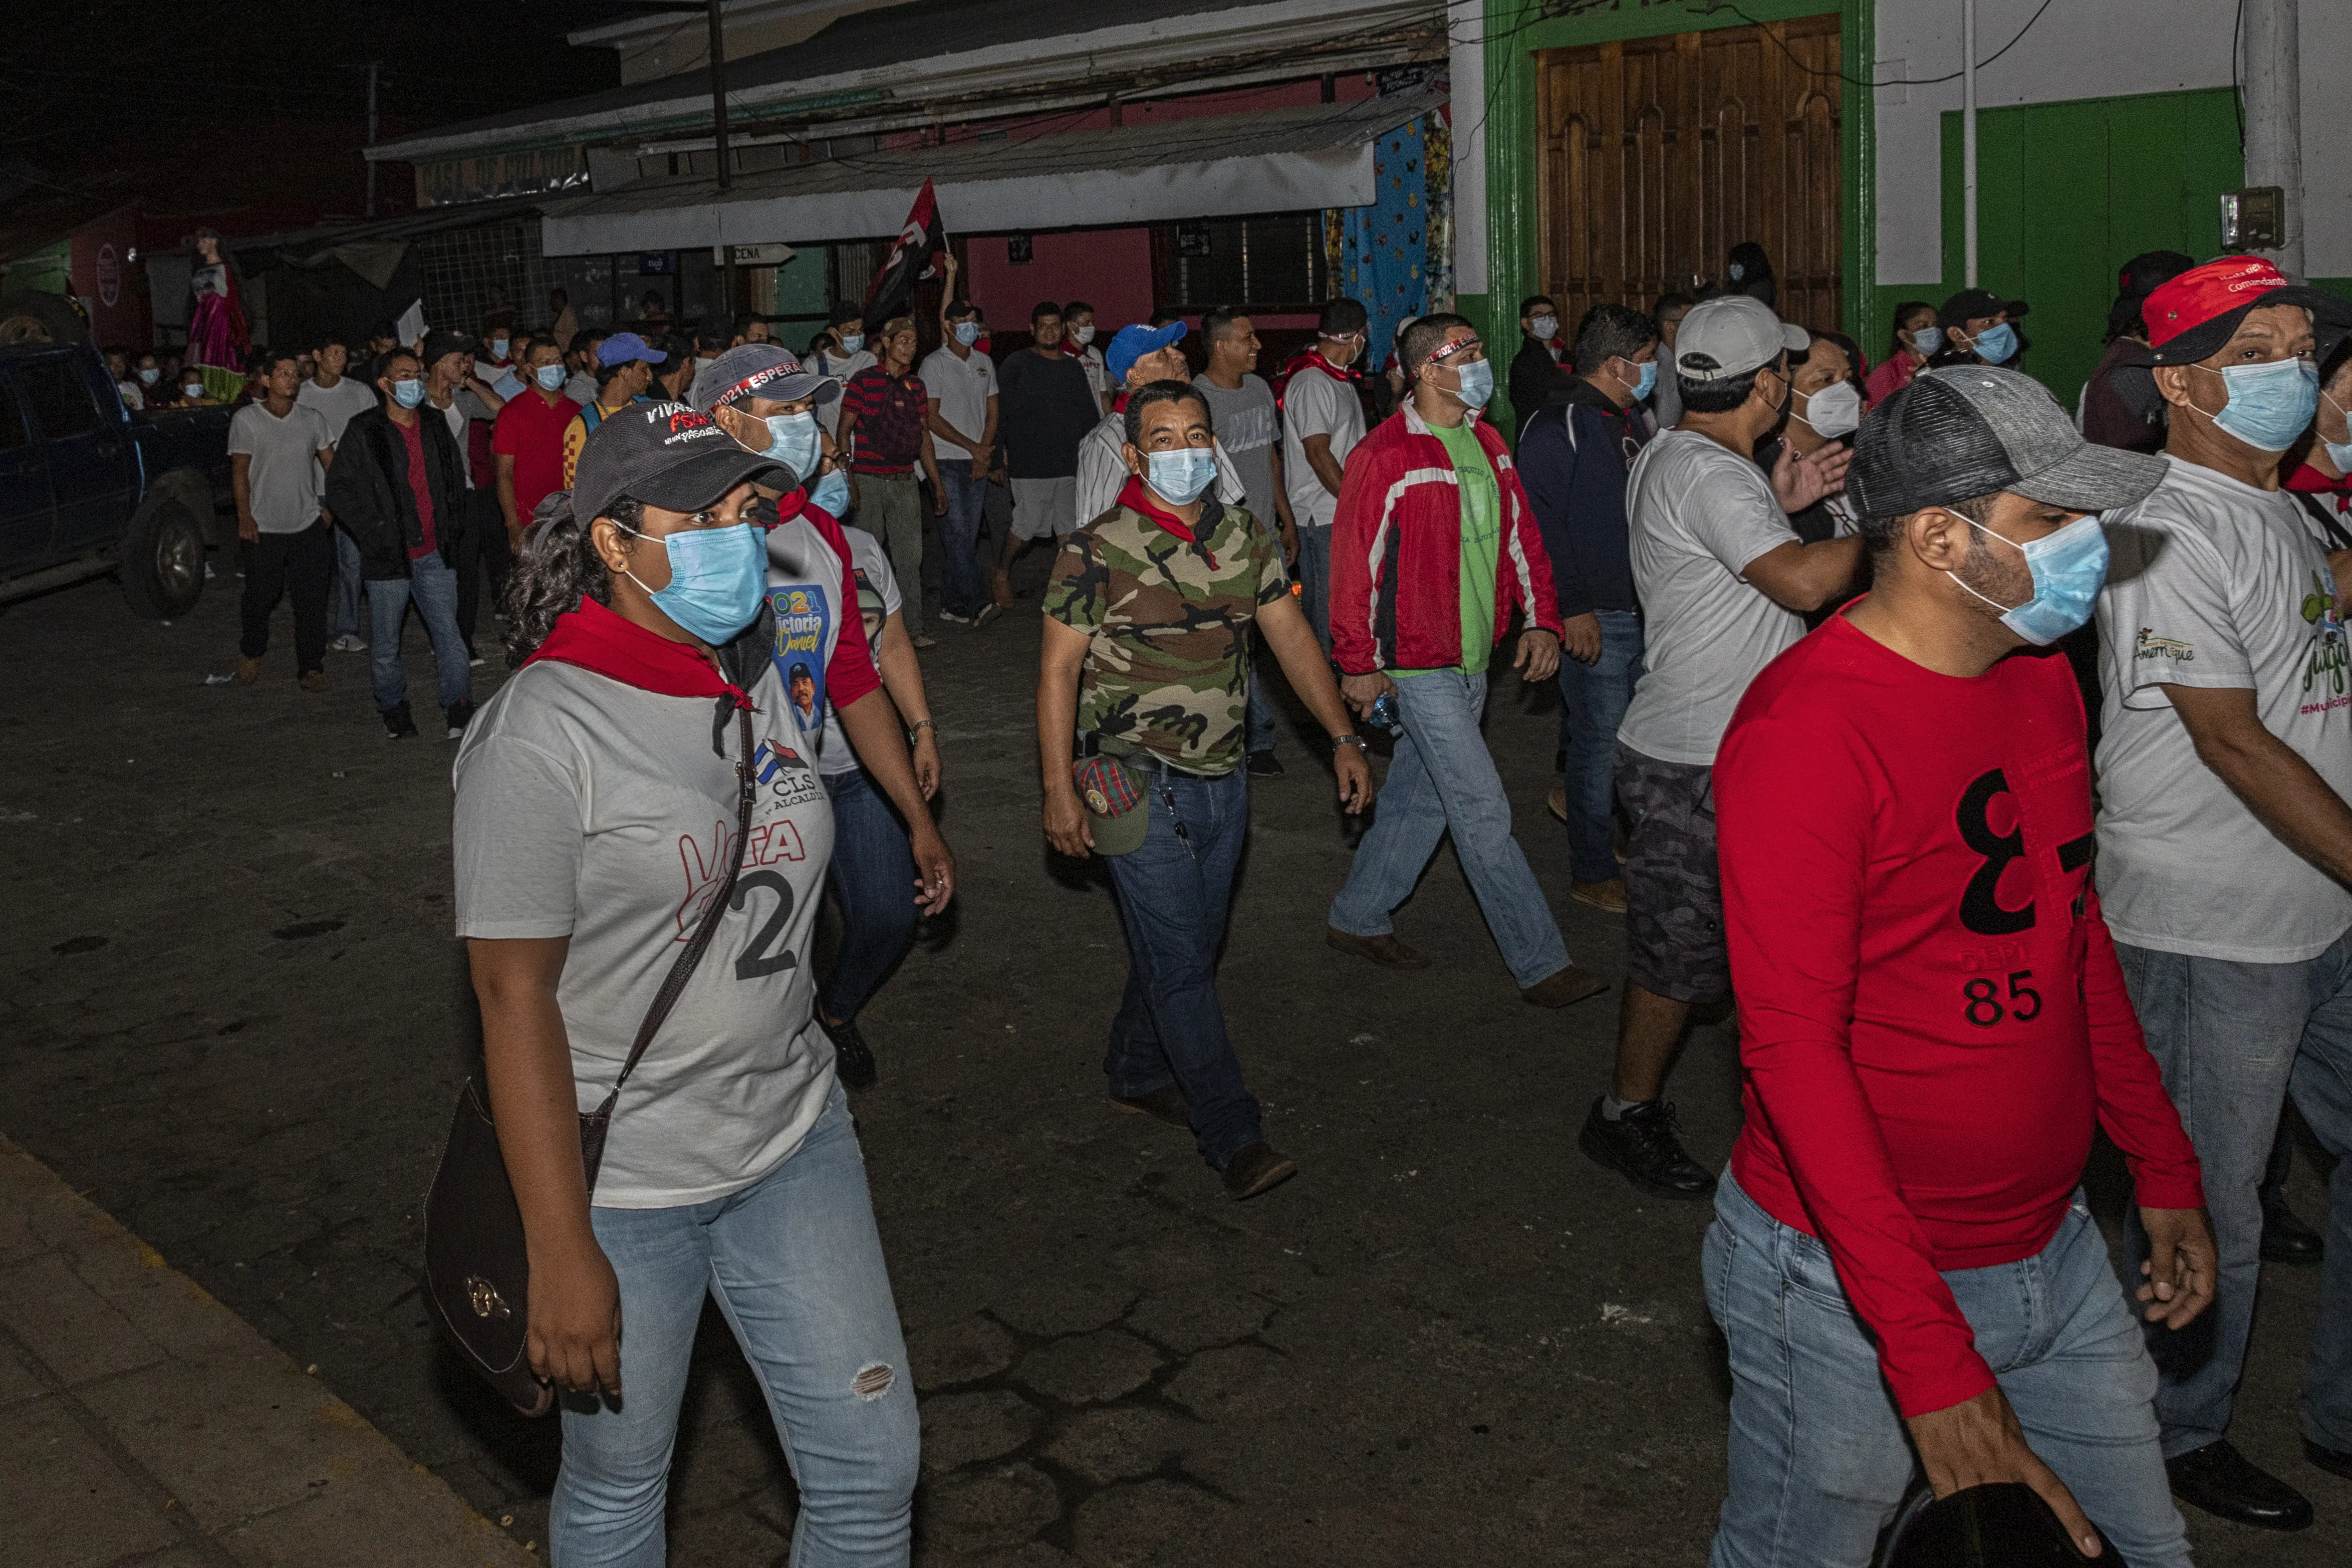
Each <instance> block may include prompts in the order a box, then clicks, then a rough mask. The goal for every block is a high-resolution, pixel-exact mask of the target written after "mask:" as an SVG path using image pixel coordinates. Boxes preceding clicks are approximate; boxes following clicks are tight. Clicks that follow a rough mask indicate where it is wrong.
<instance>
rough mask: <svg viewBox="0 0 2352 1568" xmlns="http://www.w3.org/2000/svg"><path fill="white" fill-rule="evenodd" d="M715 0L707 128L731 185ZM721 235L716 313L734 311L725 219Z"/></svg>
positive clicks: (723, 55)
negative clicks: (721, 305) (720, 298)
mask: <svg viewBox="0 0 2352 1568" xmlns="http://www.w3.org/2000/svg"><path fill="white" fill-rule="evenodd" d="M710 132H711V139H712V142H713V143H714V144H715V145H716V146H717V148H718V151H719V190H721V191H722V192H723V191H728V190H731V189H733V188H734V184H735V176H734V173H733V171H732V170H730V168H729V167H728V163H729V162H730V160H729V158H728V155H727V26H726V23H725V22H724V21H722V20H721V19H720V17H719V0H710ZM719 233H720V236H721V238H720V244H719V255H720V256H721V257H723V258H725V261H724V263H723V265H722V268H721V269H720V272H719V289H720V291H721V293H722V295H723V297H724V299H725V300H726V304H727V308H726V309H725V310H723V311H721V312H720V314H722V315H725V316H728V317H730V318H731V317H732V316H733V315H734V314H735V247H734V246H733V245H731V244H729V243H727V242H726V240H725V233H726V222H725V220H724V219H721V220H720V223H719Z"/></svg>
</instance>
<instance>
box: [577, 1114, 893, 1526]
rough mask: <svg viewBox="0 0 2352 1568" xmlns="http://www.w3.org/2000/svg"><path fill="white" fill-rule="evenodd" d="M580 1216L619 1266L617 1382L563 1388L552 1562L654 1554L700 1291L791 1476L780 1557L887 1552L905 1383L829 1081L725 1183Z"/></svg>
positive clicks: (845, 1121) (883, 1280)
mask: <svg viewBox="0 0 2352 1568" xmlns="http://www.w3.org/2000/svg"><path fill="white" fill-rule="evenodd" d="M589 1216H590V1218H591V1220H592V1221H593V1224H594V1226H595V1228H596V1240H597V1243H598V1245H599V1246H601V1247H603V1248H604V1256H605V1257H606V1258H609V1259H611V1261H612V1265H613V1272H614V1274H615V1275H616V1276H618V1278H619V1279H620V1287H621V1385H622V1390H623V1394H622V1397H621V1398H620V1399H618V1400H616V1401H605V1402H601V1403H595V1404H593V1405H592V1404H591V1402H590V1401H588V1400H586V1399H583V1398H577V1397H572V1398H567V1399H566V1400H565V1401H564V1405H563V1468H562V1471H561V1473H560V1474H558V1476H557V1477H556V1481H555V1496H554V1499H553V1500H552V1503H551V1510H550V1518H549V1521H548V1545H549V1549H550V1550H549V1561H550V1563H553V1564H555V1565H556V1568H590V1565H592V1564H593V1565H595V1568H604V1565H606V1564H620V1565H624V1568H658V1565H659V1564H661V1563H664V1562H665V1561H666V1560H667V1552H668V1548H667V1541H666V1539H665V1536H664V1531H663V1512H664V1508H665V1505H666V1503H667V1500H668V1494H669V1460H670V1451H671V1449H672V1448H673V1447H675V1446H676V1443H677V1412H678V1403H679V1401H680V1400H681V1399H682V1398H683V1397H684V1396H685V1394H686V1382H687V1370H688V1362H689V1360H690V1359H691V1356H692V1354H693V1350H694V1331H695V1325H696V1323H697V1322H698V1321H699V1320H700V1318H701V1316H702V1300H703V1297H704V1296H705V1295H706V1294H708V1295H709V1296H710V1297H711V1298H713V1299H714V1300H717V1301H718V1303H719V1310H720V1311H721V1312H722V1313H724V1314H725V1315H726V1318H727V1322H728V1326H729V1327H730V1328H732V1329H733V1330H734V1331H735V1339H736V1342H737V1343H739V1344H740V1345H741V1346H742V1347H743V1353H744V1354H745V1355H746V1356H747V1357H749V1358H750V1360H751V1366H752V1369H753V1370H754V1371H755V1372H756V1373H758V1374H759V1379H760V1386H761V1390H762V1392H764V1393H765V1394H766V1395H767V1400H768V1414H769V1415H770V1416H771V1417H772V1419H773V1420H774V1421H775V1424H776V1435H777V1436H778V1437H779V1438H780V1439H781V1440H782V1444H783V1449H784V1457H785V1458H786V1459H788V1460H789V1461H790V1462H791V1465H792V1468H793V1479H794V1481H796V1482H797V1483H798V1484H799V1488H800V1494H801V1495H800V1516H799V1518H798V1520H797V1521H795V1522H794V1524H793V1554H792V1562H793V1568H844V1565H846V1564H857V1565H859V1568H868V1565H871V1568H881V1565H884V1564H888V1565H891V1568H903V1565H904V1564H905V1563H907V1561H908V1552H909V1531H910V1527H911V1524H912V1521H913V1503H914V1494H915V1471H916V1463H917V1459H918V1457H919V1429H918V1426H917V1423H916V1416H915V1384H914V1380H913V1379H912V1378H911V1377H910V1376H908V1372H907V1347H906V1344H905V1342H904V1341H903V1340H902V1339H901V1338H900V1337H899V1333H898V1308H897V1306H896V1304H895V1303H894V1302H893V1301H892V1300H891V1298H890V1278H889V1275H888V1274H887V1272H886V1271H885V1269H884V1268H883V1265H882V1242H881V1237H879V1236H878V1235H877V1233H876V1231H875V1228H874V1208H873V1205H872V1202H871V1201H870V1200H869V1198H868V1197H867V1195H866V1161H865V1156H864V1155H863V1153H862V1152H860V1151H859V1149H858V1145H857V1131H856V1124H855V1123H854V1122H853V1121H851V1120H850V1115H849V1105H848V1100H847V1099H846V1097H845V1096H844V1094H843V1093H842V1091H841V1089H840V1087H839V1086H838V1085H835V1088H834V1090H833V1098H832V1100H831V1102H830V1103H829V1104H828V1105H827V1106H826V1108H825V1111H824V1115H823V1116H821V1117H819V1118H818V1119H817V1123H816V1125H815V1126H814V1127H813V1128H811V1129H810V1130H809V1135H808V1137H807V1138H806V1139H805V1140H803V1142H802V1143H801V1146H800V1147H799V1148H798V1149H797V1150H795V1151H793V1155H792V1157H791V1158H790V1159H788V1160H786V1161H785V1162H784V1163H782V1165H779V1166H778V1167H776V1169H775V1170H774V1171H773V1172H772V1173H770V1174H768V1175H767V1176H764V1177H762V1178H761V1180H760V1181H758V1182H755V1183H754V1184H751V1186H749V1187H746V1188H744V1189H743V1190H742V1191H741V1192H740V1193H732V1194H729V1195H728V1196H726V1197H723V1198H714V1199H712V1200H711V1201H709V1203H701V1204H693V1205H687V1206H685V1207H681V1208H667V1209H619V1208H592V1209H591V1210H590V1211H589Z"/></svg>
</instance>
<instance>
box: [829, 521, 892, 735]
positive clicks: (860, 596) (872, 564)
mask: <svg viewBox="0 0 2352 1568" xmlns="http://www.w3.org/2000/svg"><path fill="white" fill-rule="evenodd" d="M842 533H843V534H844V535H845V537H846V538H847V539H848V541H849V574H850V576H851V578H852V579H854V580H855V581H856V584H857V612H858V616H859V618H860V619H862V620H863V621H864V622H865V623H866V647H869V648H871V649H873V650H874V667H875V668H876V669H877V670H878V669H880V668H881V667H882V624H883V623H884V622H885V621H887V620H888V619H889V618H890V617H891V616H895V615H897V614H898V611H899V609H900V607H901V605H903V604H904V601H903V600H902V599H900V597H899V596H898V578H896V577H894V576H892V575H891V574H890V557H889V554H888V553H887V552H886V551H884V550H883V548H882V542H881V541H880V540H878V539H877V538H875V537H874V535H872V534H870V533H868V532H866V530H864V529H862V528H845V529H843V530H842ZM828 657H830V655H829V654H828ZM816 765H817V771H818V772H820V773H856V771H857V765H858V764H857V752H856V750H855V749H853V748H852V747H851V745H850V743H849V737H848V736H846V735H844V734H843V733H842V732H841V713H840V710H838V709H836V708H835V706H834V705H833V704H832V703H831V702H827V703H826V704H825V705H824V741H823V742H821V743H820V744H819V745H818V747H817V752H816Z"/></svg>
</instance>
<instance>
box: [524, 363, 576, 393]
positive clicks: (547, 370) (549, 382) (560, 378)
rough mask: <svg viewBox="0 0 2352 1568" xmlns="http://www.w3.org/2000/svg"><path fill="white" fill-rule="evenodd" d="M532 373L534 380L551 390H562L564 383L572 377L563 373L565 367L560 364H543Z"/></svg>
mask: <svg viewBox="0 0 2352 1568" xmlns="http://www.w3.org/2000/svg"><path fill="white" fill-rule="evenodd" d="M530 374H531V379H532V380H534V381H536V382H538V383H539V384H540V385H541V386H543V387H545V388H546V389H547V390H548V391H550V392H561V391H562V390H563V384H564V383H565V382H566V381H568V380H570V379H571V378H570V377H569V376H567V375H565V374H563V367H562V365H560V364H543V365H541V366H540V367H539V368H538V369H537V370H535V371H532V372H531V373H530Z"/></svg>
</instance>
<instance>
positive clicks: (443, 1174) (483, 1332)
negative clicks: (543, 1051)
mask: <svg viewBox="0 0 2352 1568" xmlns="http://www.w3.org/2000/svg"><path fill="white" fill-rule="evenodd" d="M736 718H737V721H738V729H739V731H740V735H741V738H742V742H743V755H742V758H741V760H740V762H738V763H736V764H735V774H736V784H737V787H736V799H735V853H734V856H733V858H731V859H730V861H729V862H728V866H727V879H726V880H725V881H723V882H721V883H720V884H719V889H718V890H717V891H716V892H714V893H712V894H711V896H710V901H709V903H708V904H707V905H705V906H704V907H703V912H702V918H701V919H700V920H699V921H696V922H695V927H694V935H693V936H692V937H690V938H688V941H687V944H686V951H685V952H681V953H679V954H678V955H677V962H676V963H672V964H671V965H670V968H669V973H668V974H667V975H666V976H664V977H663V980H662V984H661V989H660V990H659V991H657V992H656V993H655V994H654V1000H653V1005H651V1006H650V1007H648V1008H646V1017H645V1022H644V1023H642V1024H640V1025H638V1026H637V1037H636V1040H635V1043H634V1044H632V1045H631V1046H630V1047H629V1056H628V1059H627V1060H626V1061H625V1062H624V1063H622V1064H621V1075H620V1077H619V1078H617V1079H614V1082H613V1092H612V1093H610V1094H608V1095H606V1096H605V1097H604V1104H602V1105H600V1106H598V1107H597V1108H596V1109H595V1110H588V1111H583V1112H581V1114H580V1163H581V1166H582V1168H583V1170H584V1171H585V1173H586V1174H587V1177H588V1194H589V1197H590V1199H591V1200H592V1201H593V1199H594V1197H595V1194H596V1169H597V1167H598V1166H599V1165H601V1164H602V1163H604V1136H605V1134H606V1133H607V1132H608V1131H610V1130H611V1128H612V1124H613V1107H614V1104H615V1103H617V1102H618V1101H619V1100H620V1098H621V1086H622V1085H624V1084H625V1083H627V1082H628V1081H629V1075H630V1074H631V1073H633V1072H635V1070H636V1068H637V1061H638V1058H641V1057H643V1056H644V1055H645V1054H646V1047H647V1046H650V1045H652V1044H653V1040H654V1036H655V1035H656V1033H657V1032H659V1030H660V1028H661V1026H662V1021H663V1020H664V1019H665V1018H667V1017H668V1016H669V1012H670V1009H671V1008H672V1007H673V1006H675V1005H677V999H678V996H679V994H681V993H683V992H684V991H685V990H686V984H687V982H688V981H689V980H691V979H692V978H693V977H694V971H695V969H696V967H697V966H698V965H699V964H700V963H701V962H702V955H703V952H705V951H706V950H707V949H708V948H709V946H710V941H711V937H712V936H713V934H714V933H716V932H717V931H718V929H719V917H720V916H721V915H722V914H723V913H724V912H725V910H726V909H727V906H728V902H729V900H731V899H732V898H733V897H734V891H735V879H736V878H737V876H738V875H739V874H740V872H741V871H742V869H743V852H744V847H745V846H746V845H747V844H748V843H749V842H750V840H751V802H752V796H753V793H754V790H755V787H756V784H755V781H754V779H753V778H752V775H751V710H749V709H748V708H743V709H738V710H736ZM721 722H722V723H723V722H724V719H723V717H722V719H721ZM718 733H719V734H723V733H725V731H724V730H720V731H718ZM716 738H717V737H716V735H714V736H713V739H714V740H715V739H716ZM485 1100H486V1097H485V1094H484V1092H483V1089H482V1086H481V1083H480V1081H479V1079H476V1078H471V1077H469V1078H467V1079H466V1087H465V1088H464V1089H462V1090H461V1091H459V1093H458V1096H457V1113H456V1115H455V1116H453V1117H452V1118H451V1119H450V1121H449V1141H448V1143H447V1145H446V1147H445V1148H444V1149H443V1150H442V1153H441V1167H440V1169H439V1170H438V1171H436V1172H435V1173H434V1176H433V1189H432V1191H431V1192H430V1193H428V1194H426V1195H425V1300H427V1301H429V1302H430V1303H432V1307H433V1316H434V1319H435V1321H437V1322H438V1323H439V1324H440V1325H441V1332H442V1333H443V1334H444V1335H445V1336H446V1338H447V1339H448V1341H449V1343H450V1345H451V1347H452V1348H454V1349H455V1350H456V1351H457V1354H458V1356H459V1357H460V1358H461V1359H463V1360H464V1362H465V1363H466V1364H467V1366H469V1367H471V1368H473V1370H474V1371H475V1372H476V1373H478V1374H479V1375H480V1376H481V1377H482V1379H483V1380H484V1381H485V1382H487V1383H488V1384H489V1385H490V1386H491V1387H492V1388H494V1389H496V1390H498V1392H499V1395H500V1396H501V1397H502V1398H504V1399H505V1400H506V1401H507V1402H508V1403H509V1404H510V1405H513V1406H514V1407H515V1408H516V1409H517V1410H519V1411H520V1412H521V1413H522V1414H523V1415H546V1414H547V1413H548V1412H549V1411H550V1410H552V1409H553V1408H554V1407H555V1389H554V1387H553V1386H552V1385H551V1384H548V1383H546V1382H544V1381H542V1380H541V1378H539V1377H538V1376H537V1375H536V1374H535V1373H532V1371H531V1370H530V1357H529V1354H528V1340H529V1330H530V1252H529V1249H528V1248H527V1247H526V1246H525V1242H524V1237H523V1225H522V1209H521V1207H520V1205H518V1204H517V1203H516V1202H515V1193H514V1184H513V1183H512V1182H510V1181H509V1180H508V1178H507V1162H506V1155H505V1154H504V1153H503V1152H501V1151H500V1150H499V1132H498V1128H497V1126H496V1125H495V1124H493V1123H492V1121H490V1113H489V1110H488V1105H487V1104H486V1103H485Z"/></svg>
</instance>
